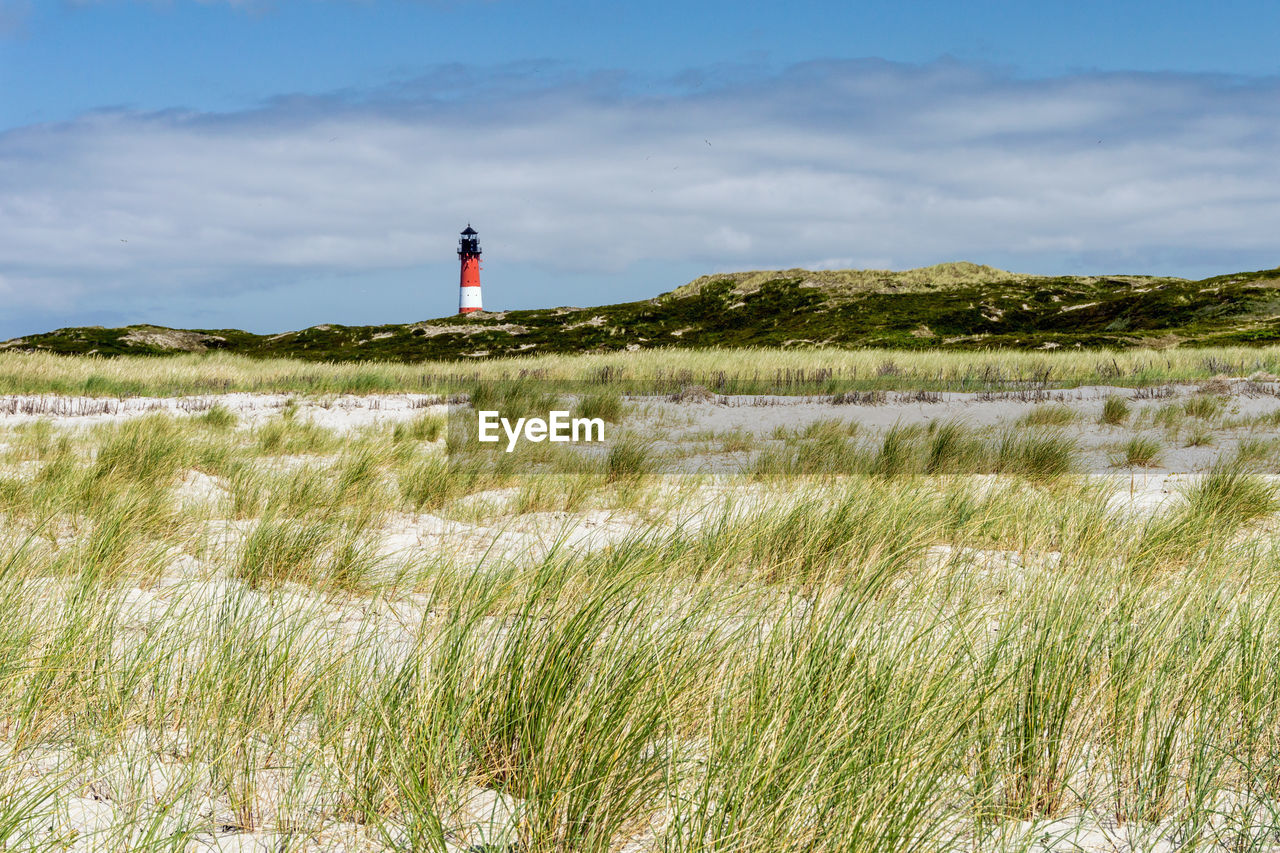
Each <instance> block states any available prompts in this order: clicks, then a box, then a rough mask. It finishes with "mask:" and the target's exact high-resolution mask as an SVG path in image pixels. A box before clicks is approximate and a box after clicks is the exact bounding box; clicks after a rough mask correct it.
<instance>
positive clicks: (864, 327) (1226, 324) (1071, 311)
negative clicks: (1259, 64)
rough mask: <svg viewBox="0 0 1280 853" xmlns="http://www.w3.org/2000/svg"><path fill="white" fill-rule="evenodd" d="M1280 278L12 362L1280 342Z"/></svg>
mask: <svg viewBox="0 0 1280 853" xmlns="http://www.w3.org/2000/svg"><path fill="white" fill-rule="evenodd" d="M1278 287H1280V270H1275V269H1271V270H1258V271H1255V272H1239V273H1231V274H1228V275H1220V276H1214V277H1212V278H1207V279H1204V280H1202V281H1188V280H1185V279H1179V278H1167V277H1166V278H1162V277H1156V276H1143V275H1118V276H1036V275H1022V274H1015V273H1009V272H1005V271H1003V270H997V269H993V268H991V267H986V266H979V265H977V264H971V263H950V264H939V265H936V266H932V267H924V268H921V269H915V270H906V271H901V272H892V271H887V270H816V271H815V270H802V269H793V270H768V271H756V272H737V273H720V274H715V275H710V276H703V277H702V278H699V279H697V280H695V281H693V282H690V283H689V284H687V285H684V286H682V287H679V288H677V289H675V290H673V291H671V292H668V293H663V294H661V295H659V296H656V297H654V298H652V299H645V300H641V301H638V302H626V303H620V304H615V305H598V306H595V307H590V308H572V307H560V308H540V309H529V310H512V311H505V310H504V311H488V312H478V313H476V314H472V315H469V316H467V317H460V316H457V315H454V316H451V317H441V318H437V319H433V320H422V321H418V322H412V323H400V324H388V325H381V326H343V325H337V324H323V325H319V326H313V327H311V328H308V329H302V330H300V331H283V332H281V333H279V334H253V333H249V332H244V331H241V330H238V329H200V330H187V329H169V328H164V327H159V326H149V325H139V326H129V327H126V328H117V329H105V328H101V327H82V328H69V329H58V330H55V331H52V332H47V333H43V334H31V335H27V336H26V337H24V338H21V339H17V340H12V341H6V342H3V343H0V350H4V349H6V348H11V349H25V350H37V351H45V352H58V353H77V354H99V355H128V354H142V355H154V354H164V353H173V352H180V351H207V350H216V351H225V352H235V353H238V354H241V355H251V356H254V357H258V358H272V357H277V358H278V357H289V358H296V359H300V360H305V361H371V360H381V361H401V362H419V361H424V360H430V361H447V360H450V359H461V358H467V359H485V358H500V357H510V356H514V355H528V354H537V355H549V354H562V355H572V354H575V353H584V352H619V351H631V350H647V349H659V350H663V349H707V348H712V347H724V348H730V347H733V348H736V347H750V346H769V347H773V348H778V349H800V350H810V349H812V348H815V347H817V348H834V349H851V348H868V347H879V348H886V349H896V350H922V349H947V350H958V351H973V350H982V349H990V348H1000V349H1015V350H1036V349H1052V348H1063V349H1076V348H1094V349H1096V348H1101V347H1109V348H1112V349H1129V348H1132V347H1154V348H1170V347H1176V346H1197V347H1204V346H1235V345H1250V346H1260V345H1266V344H1275V343H1277V342H1280V289H1278Z"/></svg>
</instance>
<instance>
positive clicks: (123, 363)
mask: <svg viewBox="0 0 1280 853" xmlns="http://www.w3.org/2000/svg"><path fill="white" fill-rule="evenodd" d="M1224 372H1228V373H1231V374H1234V375H1238V376H1249V375H1252V374H1255V373H1258V372H1263V373H1269V374H1277V373H1280V347H1274V346H1273V347H1257V348H1251V347H1217V348H1199V349H1192V348H1184V349H1166V350H1153V349H1127V350H1088V349H1081V350H1070V351H1063V350H1048V351H1031V352H1026V351H1012V350H989V351H976V352H944V351H940V350H920V351H899V350H876V349H863V350H840V349H821V348H817V349H806V350H795V349H765V348H741V349H725V350H717V349H708V350H663V349H657V350H646V351H641V352H635V353H617V352H615V353H599V354H589V355H548V356H530V357H516V358H503V359H493V360H481V361H475V360H463V361H434V362H422V363H418V364H400V363H376V362H374V363H306V362H300V361H293V360H288V359H251V358H247V357H243V356H235V355H228V354H223V353H212V354H207V355H175V356H163V357H151V356H147V357H129V356H119V357H114V358H102V357H95V356H58V355H52V354H48V353H20V352H0V394H77V395H87V396H91V397H120V396H128V395H157V396H177V395H208V394H218V393H225V392H233V391H245V392H259V393H265V392H286V393H303V394H344V393H349V394H369V393H379V392H422V393H434V392H450V393H452V392H456V391H465V390H472V389H473V388H474V386H475V384H476V383H478V382H483V381H491V380H514V379H526V380H528V379H533V380H555V381H588V382H592V383H596V384H604V385H607V384H610V383H613V384H625V383H640V384H642V385H646V384H647V385H652V384H654V383H658V382H660V383H663V384H664V387H666V386H670V387H673V388H675V389H676V390H679V388H680V387H681V386H682V385H687V384H690V383H694V384H704V385H709V386H710V387H712V388H713V389H714V388H716V387H717V386H720V387H723V388H724V389H727V390H740V391H742V392H744V393H746V392H752V391H754V392H761V391H769V390H772V391H774V392H777V393H824V392H826V393H835V392H839V391H847V390H851V389H898V388H901V389H913V390H914V389H920V388H927V389H938V390H955V391H982V390H991V389H1010V388H1012V389H1018V388H1026V387H1046V386H1048V387H1072V386H1078V385H1086V384H1108V385H1118V386H1144V385H1152V384H1159V383H1166V382H1192V383H1196V382H1203V381H1205V380H1208V379H1210V378H1212V377H1213V376H1216V375H1218V374H1221V373H1224ZM1201 405H1207V404H1201Z"/></svg>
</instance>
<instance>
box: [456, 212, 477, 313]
mask: <svg viewBox="0 0 1280 853" xmlns="http://www.w3.org/2000/svg"><path fill="white" fill-rule="evenodd" d="M458 260H460V261H461V262H462V277H461V282H460V286H459V287H458V291H459V292H458V313H459V314H470V313H472V312H473V311H479V310H480V237H479V235H478V234H477V233H476V229H474V228H472V227H471V224H470V223H467V229H466V230H465V231H463V232H462V236H461V237H460V238H458Z"/></svg>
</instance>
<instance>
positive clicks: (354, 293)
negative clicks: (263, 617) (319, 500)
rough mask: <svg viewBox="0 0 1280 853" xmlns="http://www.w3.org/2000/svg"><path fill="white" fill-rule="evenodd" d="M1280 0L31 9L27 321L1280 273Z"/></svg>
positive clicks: (23, 39) (400, 0) (361, 311)
mask: <svg viewBox="0 0 1280 853" xmlns="http://www.w3.org/2000/svg"><path fill="white" fill-rule="evenodd" d="M1276 32H1280V5H1277V4H1267V3H1262V2H1234V3H1232V2H1225V3H1218V4H1208V3H1179V2H1163V3H1154V2H1111V3H1101V2H1071V3H1067V2H1042V3H1026V2H991V0H985V1H984V0H975V2H967V3H944V2H910V0H898V2H850V3H841V4H835V3H814V2H792V3H786V4H783V3H761V2H754V3H753V2H736V3H727V2H702V3H696V4H676V3H668V2H658V3H644V4H621V3H613V4H604V3H585V2H536V0H487V2H481V1H480V0H476V1H475V2H468V0H439V2H431V0H239V2H236V0H203V2H197V0H146V1H144V0H0V87H2V89H0V91H3V93H4V94H3V97H0V338H5V337H12V336H16V335H20V334H24V333H28V332H34V331H41V330H44V329H47V328H53V327H57V326H65V325H80V324H90V323H97V324H103V325H119V324H124V323H132V322H155V323H162V324H166V325H181V326H196V327H208V328H218V327H229V326H234V327H239V328H248V329H252V330H255V331H278V330H283V329H289V328H298V327H302V326H305V325H310V324H314V323H320V322H345V323H376V322H402V321H408V320H415V319H422V318H427V317H434V316H440V315H444V314H447V313H450V312H451V311H452V310H454V307H455V304H456V277H457V270H456V259H455V258H454V256H453V244H454V240H455V239H456V234H457V231H458V230H460V229H461V228H462V226H463V225H465V224H466V223H467V222H468V221H471V222H472V223H474V224H475V225H476V227H477V228H478V229H479V230H480V232H481V240H482V243H483V245H484V248H485V252H486V263H485V273H484V283H485V298H486V305H487V307H492V308H502V307H509V308H516V307H536V306H544V305H557V304H591V303H600V302H612V301H620V300H624V299H635V298H642V297H645V296H649V295H653V294H655V293H658V292H661V291H664V290H669V289H671V288H672V287H675V286H677V285H678V284H681V283H683V282H684V281H686V280H688V279H690V278H693V277H695V276H697V275H700V274H702V273H705V272H710V271H718V270H731V269H742V268H762V267H780V268H785V267H793V266H810V267H814V266H826V267H838V266H877V267H879V266H884V267H892V268H905V267H910V266H917V265H921V264H928V263H936V262H939V261H945V260H957V259H961V258H963V259H969V260H974V261H979V262H984V263H991V264H995V265H998V266H1004V267H1007V268H1013V269H1018V270H1025V271H1028V272H1044V273H1088V272H1125V271H1131V272H1154V273H1165V274H1175V275H1185V276H1201V275H1208V274H1212V273H1216V272H1225V271H1232V270H1237V269H1246V268H1248V269H1252V268H1262V267H1271V266H1275V265H1277V264H1280V252H1277V251H1276V242H1275V236H1274V235H1275V234H1276V233H1277V231H1278V230H1280V229H1277V227H1276V226H1277V224H1280V222H1278V218H1280V180H1277V179H1278V178H1280V165H1277V164H1280V56H1278V55H1277V54H1276V53H1275V51H1274V47H1273V44H1272V39H1273V37H1274V34H1275V33H1276Z"/></svg>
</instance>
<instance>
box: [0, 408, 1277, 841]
mask: <svg viewBox="0 0 1280 853" xmlns="http://www.w3.org/2000/svg"><path fill="white" fill-rule="evenodd" d="M210 411H212V410H210ZM1184 415H1185V413H1184ZM317 430H318V431H317ZM446 433H447V425H446V424H445V423H444V421H443V419H442V418H439V417H432V416H431V415H429V414H428V415H421V416H418V418H417V419H415V420H410V421H406V422H404V423H402V424H401V425H399V426H390V425H388V426H381V427H372V428H367V429H362V430H356V431H353V432H351V433H348V434H346V435H342V436H338V435H336V434H334V433H330V432H328V431H326V430H323V429H320V428H318V427H313V426H312V425H310V424H308V423H307V422H306V421H305V420H304V419H303V418H301V417H300V416H298V415H296V414H291V415H284V416H279V417H277V418H274V419H272V420H270V421H267V422H266V423H265V424H259V425H249V424H237V423H234V422H228V421H227V419H225V418H223V417H221V416H218V417H205V416H201V415H196V416H194V417H191V418H174V417H168V416H155V415H153V416H148V417H143V418H138V419H135V420H132V421H128V422H125V423H122V424H118V425H114V426H104V427H98V428H93V429H89V430H80V431H71V430H67V431H63V430H58V429H55V428H52V427H50V426H48V425H47V424H46V425H32V426H28V427H25V428H23V429H21V430H12V431H10V432H8V433H6V434H5V435H4V440H5V443H6V445H7V447H6V448H5V450H4V456H3V465H2V466H0V516H2V518H3V521H4V524H3V525H2V526H0V546H2V547H0V674H3V678H0V754H3V755H4V756H5V760H4V762H3V763H0V833H4V838H5V841H4V842H3V843H4V846H5V847H6V849H11V850H32V851H36V850H55V849H62V848H63V847H70V848H71V849H77V848H76V847H75V845H76V844H80V845H81V847H82V848H83V849H99V850H131V851H134V850H136V851H144V853H146V852H147V851H177V850H184V849H187V845H188V844H190V843H191V842H192V841H194V840H196V839H205V840H207V839H211V838H215V837H217V838H221V839H223V840H224V841H230V840H231V839H235V838H237V837H238V836H242V835H247V834H252V835H253V837H254V839H255V840H257V839H265V838H267V837H268V836H269V837H270V838H271V839H272V843H274V844H276V845H278V846H279V845H283V847H284V849H298V850H309V849H323V848H317V845H319V844H320V843H325V844H330V847H329V848H327V849H353V850H354V849H373V850H379V849H382V850H414V851H445V850H459V849H461V850H467V849H473V850H475V849H502V850H509V849H515V850H520V851H566V853H567V851H601V853H603V851H612V850H618V849H621V848H623V847H624V846H625V845H627V844H635V845H638V846H636V847H632V848H630V849H654V850H659V849H660V850H669V851H729V850H801V849H803V850H810V851H853V853H857V851H903V853H915V851H932V850H960V849H964V850H1031V849H1042V847H1043V845H1041V846H1039V847H1037V846H1036V845H1037V844H1039V843H1040V839H1041V838H1042V835H1043V833H1044V832H1050V831H1056V830H1050V829H1045V828H1044V827H1045V826H1047V825H1048V822H1049V821H1054V820H1058V821H1061V820H1068V821H1078V822H1080V823H1081V824H1082V825H1084V826H1086V827H1094V828H1097V827H1103V826H1107V827H1112V828H1115V830H1116V831H1120V829H1123V830H1124V831H1125V832H1132V833H1137V834H1138V835H1143V834H1144V833H1145V835H1143V837H1148V836H1149V837H1150V838H1159V839H1176V840H1177V843H1178V844H1180V845H1181V848H1182V849H1191V850H1197V849H1199V850H1209V849H1258V850H1262V849H1266V847H1265V845H1267V844H1273V843H1274V831H1275V827H1276V826H1277V825H1278V824H1277V822H1276V815H1277V812H1278V811H1280V686H1278V685H1280V627H1278V626H1280V618H1278V617H1280V611H1278V610H1277V608H1278V606H1280V605H1278V604H1277V599H1278V597H1277V595H1276V589H1277V584H1278V583H1280V552H1277V550H1276V547H1275V540H1274V535H1273V533H1272V532H1271V527H1272V525H1273V523H1274V518H1275V514H1276V512H1277V510H1278V509H1280V505H1278V504H1277V497H1276V494H1275V490H1274V489H1273V487H1272V486H1271V484H1270V481H1268V480H1267V479H1265V478H1264V477H1263V476H1262V475H1261V474H1259V473H1258V472H1257V471H1256V470H1254V468H1253V467H1251V466H1254V465H1256V464H1257V460H1255V459H1248V458H1245V459H1237V458H1230V459H1226V460H1224V461H1222V462H1220V463H1219V464H1218V465H1217V466H1215V467H1213V468H1212V469H1209V470H1207V471H1206V472H1204V474H1203V475H1202V476H1200V477H1198V478H1195V479H1193V481H1192V484H1191V486H1190V487H1189V488H1188V489H1187V490H1186V492H1185V494H1183V495H1182V496H1181V497H1180V499H1179V500H1178V501H1176V502H1175V503H1174V505H1173V506H1171V508H1169V509H1168V510H1167V511H1165V512H1163V513H1162V514H1158V515H1155V516H1135V515H1133V514H1130V513H1126V512H1119V511H1115V510H1113V509H1111V508H1110V505H1109V503H1108V500H1109V498H1110V497H1111V492H1110V489H1109V488H1108V487H1107V486H1106V485H1105V484H1101V483H1099V482H1097V481H1091V480H1087V479H1084V478H1082V477H1079V476H1078V473H1079V471H1080V469H1081V462H1080V459H1079V455H1080V450H1079V449H1078V448H1077V447H1076V445H1075V443H1074V441H1073V439H1071V438H1070V437H1069V436H1067V435H1066V434H1064V432H1063V431H1062V430H1061V429H1059V428H1057V427H1054V426H1052V425H1046V424H1037V425H1030V424H1013V425H1010V426H1008V427H1007V428H1005V429H1003V430H995V431H982V430H977V429H973V428H970V427H966V426H965V425H963V424H961V423H958V422H951V421H939V422H935V423H934V424H933V425H931V426H926V427H909V426H901V425H900V426H898V427H894V428H890V429H888V430H885V431H884V432H882V433H879V434H875V435H863V434H861V433H860V432H859V431H857V430H855V429H851V428H850V427H849V426H848V425H847V424H845V423H842V422H839V421H834V420H832V421H827V422H819V423H818V424H817V425H815V426H812V427H810V428H807V429H801V430H794V431H784V432H783V433H781V434H780V435H779V437H777V438H775V439H770V441H771V442H772V443H771V444H770V446H769V448H768V449H762V450H761V452H760V453H759V454H757V455H756V456H755V457H754V459H753V461H751V462H749V463H746V467H745V470H744V471H743V472H742V473H741V474H740V475H739V474H728V475H726V476H725V477H723V478H720V479H710V478H708V479H699V478H698V477H687V478H683V477H668V476H662V467H661V465H662V462H663V456H662V452H661V448H659V447H656V446H655V445H654V444H652V443H642V442H641V440H640V438H639V437H632V438H629V439H626V440H619V441H617V442H615V443H612V444H611V445H610V447H609V448H607V449H605V451H604V452H602V453H600V454H596V455H594V456H587V457H583V458H579V459H576V460H573V459H568V458H565V459H561V458H559V457H553V456H546V457H543V456H536V457H530V460H526V461H528V462H529V464H525V462H521V463H519V464H517V463H515V462H511V461H508V460H510V458H511V457H510V456H508V455H507V454H504V453H496V454H483V455H482V454H473V453H457V452H446V447H445V443H446V442H445V438H446ZM762 460H763V461H762ZM783 475H786V476H783ZM973 475H983V476H981V477H975V476H973ZM200 484H204V485H203V486H201V487H200V488H202V489H204V490H203V491H201V490H200V489H198V488H196V487H197V486H199V485H200ZM497 492H501V493H503V494H504V495H506V497H504V498H502V500H505V501H507V503H505V504H503V506H505V507H506V510H504V511H505V512H506V513H508V514H507V515H500V516H499V517H497V518H495V519H493V520H492V522H491V523H490V524H489V525H488V526H486V525H483V524H480V523H479V522H477V521H476V520H475V519H476V516H467V515H466V514H465V513H466V507H467V506H468V505H469V503H470V502H473V501H474V500H475V499H477V498H478V497H482V496H483V495H482V493H497ZM495 500H497V498H495ZM586 510H593V511H597V512H601V511H606V510H607V511H613V512H616V513H617V517H618V518H628V519H631V522H630V523H631V524H632V526H631V528H630V530H629V532H628V533H626V534H625V535H621V536H619V537H618V538H615V539H612V540H609V541H608V542H607V543H605V544H600V545H598V546H596V547H572V546H571V545H570V543H568V542H567V541H564V540H557V539H554V538H553V539H552V540H551V541H548V542H537V543H536V544H537V545H538V546H539V547H534V544H535V540H534V539H533V538H531V539H529V540H522V541H526V542H527V543H528V544H527V545H526V546H522V547H520V548H516V549H514V550H508V551H502V550H501V549H499V548H498V547H497V544H496V543H497V541H498V540H499V539H501V538H502V537H509V536H512V535H515V534H517V533H519V532H520V531H521V530H522V529H523V528H521V527H520V525H521V524H523V523H525V522H526V521H528V519H527V518H526V517H527V516H538V515H543V514H545V515H556V514H561V513H583V512H585V511H586ZM486 511H487V510H486ZM404 518H408V519H412V520H414V521H415V523H422V524H424V525H425V526H424V527H423V528H422V529H425V530H430V531H436V533H432V534H431V535H432V536H436V535H439V536H441V537H444V536H445V534H443V533H438V532H439V531H448V530H450V529H454V530H456V531H459V532H456V534H455V535H456V536H458V537H459V539H456V540H448V539H447V538H439V539H433V538H427V539H424V540H422V541H421V542H420V543H419V544H416V545H415V546H414V549H413V553H412V554H411V555H405V554H400V553H384V552H382V551H380V550H379V544H380V543H382V542H383V541H385V537H387V536H388V535H390V533H389V531H395V530H399V529H400V528H399V527H397V525H398V524H400V522H401V521H402V520H403V519H404ZM459 518H462V519H466V520H465V521H458V520H457V519H459ZM593 518H594V516H593ZM593 523H594V522H593ZM451 524H452V525H456V527H455V528H451V527H450V525H451ZM468 536H479V537H481V538H482V540H483V541H480V542H477V543H475V548H474V549H472V550H465V549H459V550H458V551H457V552H456V553H442V550H443V549H444V547H445V545H444V544H443V543H446V542H450V541H453V542H457V541H463V540H465V538H466V537H468ZM484 536H488V537H489V539H488V540H484V539H483V537H484ZM478 800H481V801H483V802H485V803H488V804H490V805H489V807H488V808H489V811H488V812H487V814H489V815H490V816H491V815H492V814H493V812H494V809H497V810H498V811H500V812H501V813H502V814H501V816H500V818H499V819H496V820H486V819H484V817H483V816H482V815H481V813H480V811H479V810H478V807H477V806H476V805H475V803H476V802H477V801H478ZM91 804H93V805H91ZM494 804H497V805H494ZM93 810H97V811H94V813H98V812H101V814H102V815H103V816H104V817H103V820H102V822H101V824H100V825H96V826H94V827H92V828H88V829H86V827H87V826H88V824H86V823H85V822H84V820H82V819H80V818H74V817H73V812H74V813H75V814H82V813H85V812H88V811H93ZM1055 825H1056V824H1055ZM339 836H341V837H343V838H349V839H352V841H351V842H350V845H349V846H347V847H344V846H342V845H345V844H347V842H345V841H342V842H339V841H336V840H334V839H336V838H338V837H339ZM86 844H87V845H88V846H87V847H85V846H84V845H86ZM360 845H363V847H360ZM645 845H648V846H647V847H646V846H645ZM277 849H278V847H277Z"/></svg>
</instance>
